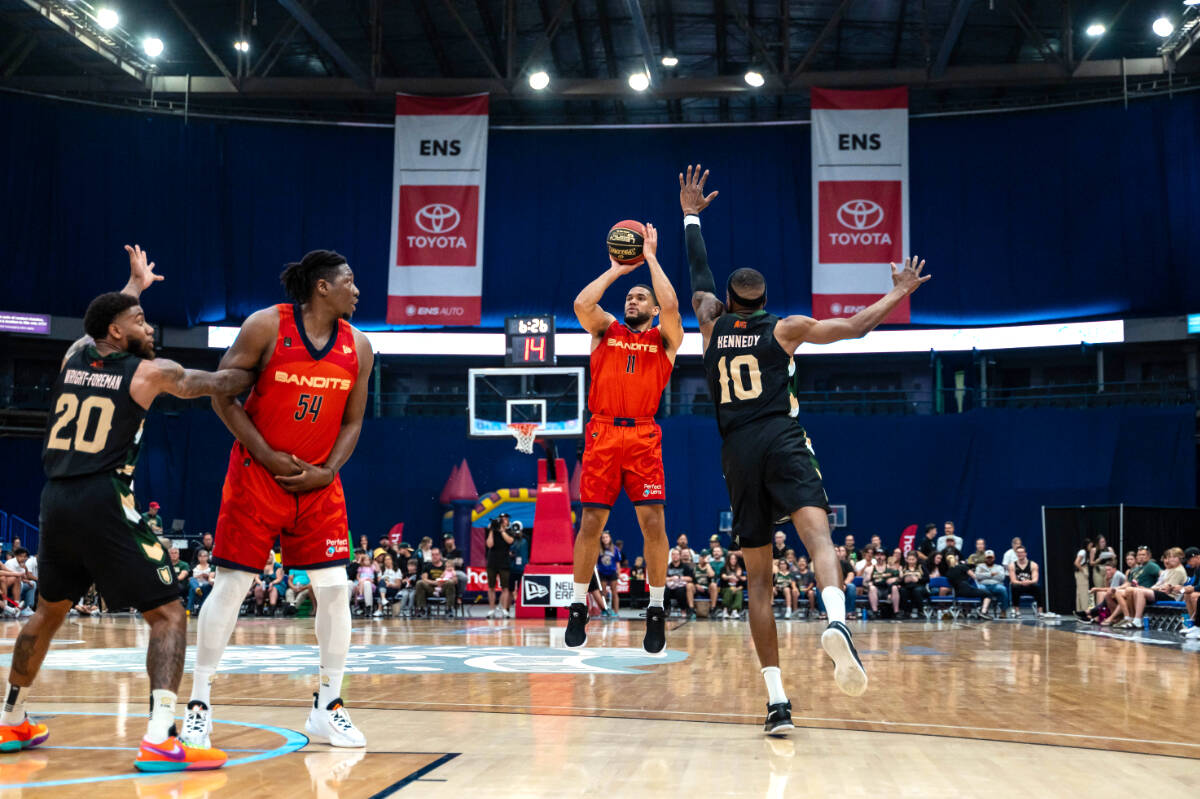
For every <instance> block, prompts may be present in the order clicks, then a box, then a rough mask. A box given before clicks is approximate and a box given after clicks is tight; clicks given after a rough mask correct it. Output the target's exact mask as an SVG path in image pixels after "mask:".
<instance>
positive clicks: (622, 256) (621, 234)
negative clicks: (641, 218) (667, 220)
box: [605, 219, 646, 265]
mask: <svg viewBox="0 0 1200 799" xmlns="http://www.w3.org/2000/svg"><path fill="white" fill-rule="evenodd" d="M645 240H646V226H645V225H643V224H642V223H641V222H635V221H634V220H632V219H626V220H624V221H622V222H618V223H617V224H615V225H613V226H612V230H610V231H608V238H607V239H606V240H605V241H606V243H607V244H608V254H609V255H611V256H612V258H613V260H614V261H616V262H617V263H619V264H625V265H629V264H640V263H641V262H642V261H643V260H644V259H645V256H643V255H642V242H644V241H645Z"/></svg>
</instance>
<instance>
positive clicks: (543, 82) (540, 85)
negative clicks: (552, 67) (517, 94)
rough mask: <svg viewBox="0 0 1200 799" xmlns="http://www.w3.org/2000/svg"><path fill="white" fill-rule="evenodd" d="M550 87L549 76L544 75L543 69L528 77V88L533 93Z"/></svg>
mask: <svg viewBox="0 0 1200 799" xmlns="http://www.w3.org/2000/svg"><path fill="white" fill-rule="evenodd" d="M549 85H550V76H549V75H548V74H546V71H545V70H544V69H539V70H538V71H537V72H534V73H533V74H532V75H530V76H529V86H530V88H532V89H533V90H534V91H539V92H540V91H541V90H542V89H544V88H546V87H547V86H549Z"/></svg>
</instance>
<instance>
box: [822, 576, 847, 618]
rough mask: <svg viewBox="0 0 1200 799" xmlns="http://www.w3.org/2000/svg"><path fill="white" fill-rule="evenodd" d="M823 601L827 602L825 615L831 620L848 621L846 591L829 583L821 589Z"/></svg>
mask: <svg viewBox="0 0 1200 799" xmlns="http://www.w3.org/2000/svg"><path fill="white" fill-rule="evenodd" d="M821 601H823V602H824V603H825V615H826V616H828V617H829V620H830V621H840V622H845V621H846V592H845V591H843V590H842V589H841V588H837V587H835V586H832V585H827V586H825V587H824V588H822V589H821Z"/></svg>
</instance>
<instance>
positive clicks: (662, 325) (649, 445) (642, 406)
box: [563, 224, 683, 655]
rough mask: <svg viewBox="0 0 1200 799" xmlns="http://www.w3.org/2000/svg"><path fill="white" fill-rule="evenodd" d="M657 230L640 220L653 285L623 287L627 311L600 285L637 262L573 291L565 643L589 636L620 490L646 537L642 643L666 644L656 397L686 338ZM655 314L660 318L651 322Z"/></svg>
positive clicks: (650, 646)
mask: <svg viewBox="0 0 1200 799" xmlns="http://www.w3.org/2000/svg"><path fill="white" fill-rule="evenodd" d="M657 253H658V231H657V230H655V229H654V226H653V225H651V224H647V225H646V236H645V241H644V242H643V248H642V254H643V255H644V256H645V259H646V266H647V268H649V270H650V285H649V286H647V285H646V284H644V283H640V284H638V285H636V286H634V287H633V288H631V289H630V290H629V292H628V293H627V294H626V295H625V317H624V320H623V321H617V319H616V318H615V317H614V316H613V315H612V314H610V313H608V312H607V311H605V310H604V309H603V308H601V307H600V300H601V298H602V297H603V296H604V292H605V291H606V290H607V289H608V287H609V286H611V285H612V284H613V283H615V282H616V280H617V279H618V278H620V277H622V276H623V275H627V274H629V273H630V272H632V271H633V270H635V269H637V267H638V266H639V264H636V263H635V264H629V265H622V264H618V263H617V262H616V261H615V260H613V259H612V258H611V257H610V258H609V262H610V264H611V265H610V266H609V268H608V270H607V271H605V272H604V273H603V274H602V275H600V276H599V277H598V278H596V279H595V280H593V281H592V282H591V283H589V284H588V285H587V286H586V287H585V288H584V289H583V291H581V292H579V296H578V297H576V298H575V316H576V317H577V318H578V319H579V324H581V325H582V326H583V328H584V330H587V331H588V332H589V333H591V334H592V355H591V377H592V385H591V388H590V389H589V391H588V410H589V411H590V412H591V414H592V418H591V420H590V421H589V422H588V425H587V428H586V429H585V431H584V451H583V477H582V480H581V482H580V490H579V493H580V499H581V500H582V503H583V515H582V519H581V521H580V524H579V535H578V536H577V537H576V538H575V562H574V573H575V576H574V582H575V590H574V595H573V597H572V602H571V608H570V615H569V617H568V619H567V630H566V633H565V635H564V636H563V641H564V643H565V644H566V645H567V646H568V647H571V648H575V647H581V646H583V645H584V644H586V643H587V632H586V629H585V628H586V626H587V620H588V612H587V595H588V583H589V582H590V581H591V580H592V574H593V572H594V570H595V568H596V561H597V559H598V558H599V557H600V534H601V533H602V532H604V527H605V525H606V524H607V523H608V516H609V513H610V512H611V511H612V506H613V503H614V502H615V501H616V499H617V495H618V494H619V493H620V491H621V489H622V488H624V489H625V493H626V495H628V497H629V499H630V500H631V501H632V502H633V506H634V511H635V512H636V513H637V519H638V525H640V526H641V528H642V536H643V537H644V538H645V542H646V544H645V557H646V582H647V584H648V587H649V589H650V607H649V608H647V610H646V634H645V636H644V638H643V639H642V647H643V648H644V649H645V650H646V652H647V653H649V654H652V655H658V654H660V653H662V652H663V650H664V649H665V647H666V645H667V635H666V611H665V610H664V608H663V594H664V591H665V588H666V584H667V529H666V507H665V506H666V496H667V495H666V479H665V477H664V474H663V465H662V430H661V429H660V428H659V426H658V423H657V422H655V421H654V413H655V411H657V410H658V401H659V398H661V397H662V392H663V389H664V388H666V385H667V381H668V380H670V378H671V369H672V368H673V367H674V365H675V353H676V352H677V351H678V350H679V345H680V344H681V343H682V342H683V320H682V318H681V317H680V315H679V300H678V298H677V297H676V296H675V289H674V288H672V286H671V281H669V280H668V279H667V275H666V273H665V272H663V270H662V266H660V265H659V263H658V258H657ZM655 317H657V318H658V325H657V326H655V325H654V319H655Z"/></svg>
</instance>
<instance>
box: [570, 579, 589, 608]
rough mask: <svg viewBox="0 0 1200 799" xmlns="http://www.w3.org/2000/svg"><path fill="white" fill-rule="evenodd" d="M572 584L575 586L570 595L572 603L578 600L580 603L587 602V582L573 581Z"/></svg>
mask: <svg viewBox="0 0 1200 799" xmlns="http://www.w3.org/2000/svg"><path fill="white" fill-rule="evenodd" d="M574 586H575V593H574V594H573V595H572V597H571V602H572V603H575V602H578V603H579V604H581V605H586V604H587V596H588V584H587V583H574Z"/></svg>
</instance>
